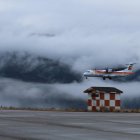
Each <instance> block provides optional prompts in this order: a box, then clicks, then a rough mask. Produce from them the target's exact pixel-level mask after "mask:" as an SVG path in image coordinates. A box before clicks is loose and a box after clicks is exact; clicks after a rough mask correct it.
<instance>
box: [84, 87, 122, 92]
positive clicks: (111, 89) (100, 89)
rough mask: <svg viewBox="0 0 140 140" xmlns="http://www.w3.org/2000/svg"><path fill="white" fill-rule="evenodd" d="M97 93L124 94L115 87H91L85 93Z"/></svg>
mask: <svg viewBox="0 0 140 140" xmlns="http://www.w3.org/2000/svg"><path fill="white" fill-rule="evenodd" d="M96 92H105V93H123V91H121V90H119V89H117V88H114V87H91V88H88V89H86V90H85V91H84V93H96Z"/></svg>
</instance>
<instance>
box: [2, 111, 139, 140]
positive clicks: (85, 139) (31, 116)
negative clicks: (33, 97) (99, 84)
mask: <svg viewBox="0 0 140 140" xmlns="http://www.w3.org/2000/svg"><path fill="white" fill-rule="evenodd" d="M0 140H140V113H90V112H47V111H0Z"/></svg>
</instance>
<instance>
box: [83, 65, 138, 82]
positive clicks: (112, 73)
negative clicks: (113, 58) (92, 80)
mask: <svg viewBox="0 0 140 140" xmlns="http://www.w3.org/2000/svg"><path fill="white" fill-rule="evenodd" d="M134 64H136V63H130V64H126V65H127V66H125V67H123V68H106V69H100V70H97V69H94V70H87V71H86V72H84V74H83V75H84V76H85V77H86V79H87V78H88V77H102V78H103V80H105V79H106V78H108V79H110V80H111V79H112V78H113V77H125V76H129V75H131V74H134V72H133V65H134Z"/></svg>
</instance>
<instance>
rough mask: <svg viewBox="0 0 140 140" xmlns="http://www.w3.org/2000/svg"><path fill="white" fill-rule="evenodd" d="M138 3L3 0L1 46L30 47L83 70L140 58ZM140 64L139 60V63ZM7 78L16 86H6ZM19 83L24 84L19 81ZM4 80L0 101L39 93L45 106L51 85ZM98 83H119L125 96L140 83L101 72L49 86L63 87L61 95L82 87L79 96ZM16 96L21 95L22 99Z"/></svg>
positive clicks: (135, 91)
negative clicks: (106, 78) (106, 76)
mask: <svg viewBox="0 0 140 140" xmlns="http://www.w3.org/2000/svg"><path fill="white" fill-rule="evenodd" d="M139 7H140V2H139V1H138V0H133V2H132V1H131V0H127V1H121V0H117V1H112V0H106V1H104V0H98V1H92V0H86V1H84V0H76V1H75V0H68V1H65V0H59V1H57V0H51V1H50V0H41V1H38V0H24V1H19V0H14V1H11V0H6V1H5V0H1V1H0V16H1V18H0V52H5V51H8V52H12V51H19V52H28V53H31V54H33V55H39V56H43V57H46V56H47V57H49V58H51V59H55V60H56V59H59V60H60V61H62V62H64V63H67V64H69V65H70V66H71V67H72V69H74V70H76V71H79V72H83V71H84V70H86V69H89V68H93V67H112V66H116V65H119V64H126V63H129V62H139V60H140V41H139V36H140V26H139V25H140V18H139V17H140V8H139ZM139 68H140V64H139V63H138V64H137V69H139ZM8 81H9V82H10V85H11V86H7V85H8V84H7V83H8ZM12 83H13V84H14V85H12ZM18 84H19V88H18V87H17V86H16V85H18ZM1 85H5V86H4V87H5V88H3V86H1V91H2V92H1V101H3V102H2V104H4V105H5V104H6V105H7V104H8V103H11V102H12V103H13V104H15V105H21V104H24V105H25V104H26V101H27V100H22V98H24V99H28V97H29V99H31V100H33V102H34V101H36V98H38V97H39V98H41V99H39V100H38V101H40V102H41V103H42V105H43V106H45V105H46V104H45V103H44V102H45V101H44V100H43V99H44V98H42V97H44V96H45V98H46V94H45V93H46V91H45V90H47V89H50V87H48V85H39V88H38V85H35V86H37V87H34V86H33V85H34V84H32V83H22V84H21V82H19V81H14V82H11V81H10V80H8V79H7V80H6V82H5V80H3V79H2V81H1ZM20 85H22V86H21V87H20ZM95 85H96V86H99V85H100V86H115V87H117V88H120V89H122V90H123V91H124V93H125V95H126V96H127V95H129V96H131V95H133V94H135V95H136V94H138V89H139V86H138V85H139V83H136V82H130V83H127V84H126V83H116V82H112V81H110V82H108V81H106V82H104V81H101V80H100V79H98V78H93V80H91V79H90V81H84V82H83V83H80V84H78V83H71V84H67V85H66V84H62V85H61V84H59V83H58V84H55V85H49V86H53V87H54V88H58V87H59V88H61V89H60V93H61V94H60V97H61V99H63V98H62V97H63V93H65V94H66V93H67V95H68V97H69V96H71V97H72V99H73V96H74V97H75V94H73V93H75V92H76V93H78V98H81V89H82V90H84V89H86V88H88V87H90V86H95ZM28 86H29V89H28V88H27V87H28ZM32 86H33V87H32ZM15 87H17V88H15ZM30 87H31V89H30ZM46 87H47V89H46ZM20 88H21V89H20ZM25 89H28V90H25ZM51 89H53V88H52V87H51ZM10 91H12V93H11V92H10ZM20 91H22V93H21V94H19V92H20ZM52 92H53V93H55V91H48V94H49V95H50V97H51V93H52ZM33 94H34V95H33ZM65 94H64V95H65ZM14 95H15V96H14ZM76 96H77V94H76ZM16 97H17V98H16ZM65 97H67V96H65ZM12 98H13V101H12V100H11V99H12ZM52 98H53V97H52ZM83 98H85V96H84V97H83ZM83 98H82V99H83ZM14 99H15V100H16V99H17V100H16V101H17V102H15V101H14ZM49 99H50V98H49ZM59 99H60V98H58V100H59ZM76 99H77V97H76ZM64 100H66V98H65V99H64ZM23 101H25V102H23ZM27 102H30V100H28V101H27ZM27 104H28V103H27ZM33 104H34V105H35V103H33ZM44 104H45V105H44ZM40 105H41V104H40Z"/></svg>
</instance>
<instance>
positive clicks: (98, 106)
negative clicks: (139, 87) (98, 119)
mask: <svg viewBox="0 0 140 140" xmlns="http://www.w3.org/2000/svg"><path fill="white" fill-rule="evenodd" d="M84 93H88V111H110V112H113V111H119V110H120V106H121V99H120V95H121V93H123V92H122V91H121V90H119V89H116V88H114V87H91V88H89V89H87V90H85V91H84Z"/></svg>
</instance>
